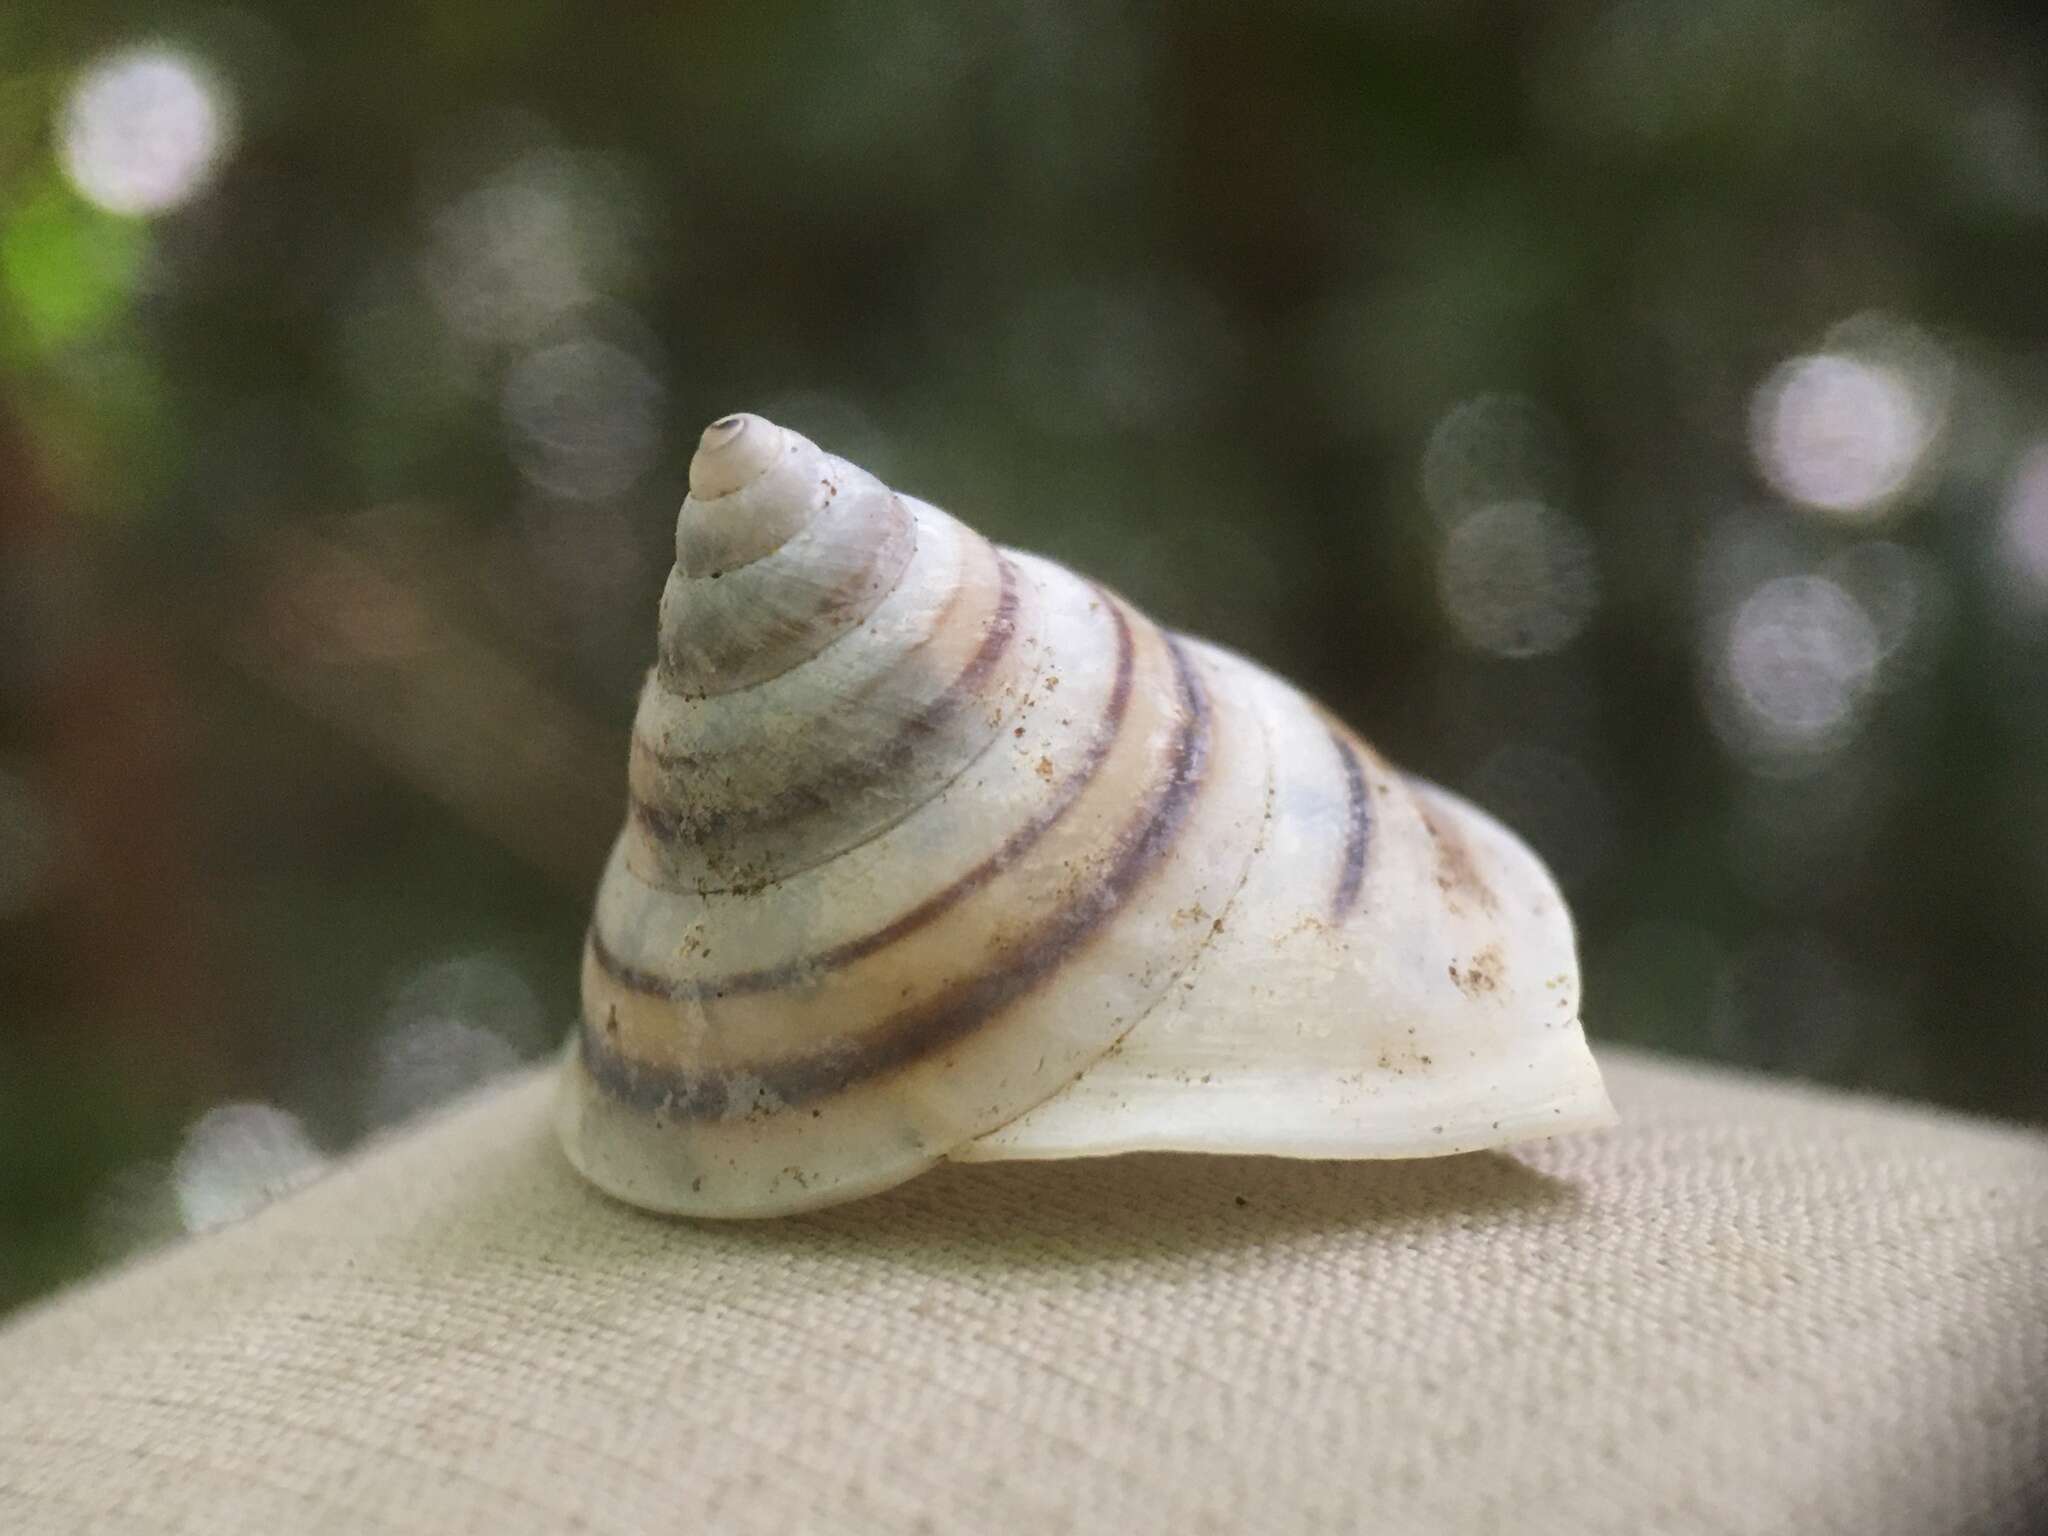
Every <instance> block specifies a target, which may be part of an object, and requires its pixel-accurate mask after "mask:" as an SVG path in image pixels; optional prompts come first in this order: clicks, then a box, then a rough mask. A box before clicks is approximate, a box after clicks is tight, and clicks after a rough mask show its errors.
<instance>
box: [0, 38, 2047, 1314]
mask: <svg viewBox="0 0 2048 1536" xmlns="http://www.w3.org/2000/svg"><path fill="white" fill-rule="evenodd" d="M2040 17H2041V12H2040V10H2039V8H2038V7H2037V6H2035V5H2033V4H2031V3H2029V4H2023V5H2022V4H2014V5H2008V6H1992V5H1968V4H1962V3H1944V4H1932V3H1929V4H1914V5H1901V4H1897V3H1894V0H1862V3H1858V0H1833V3H1825V4H1823V3H1816V0H1631V3H1622V4H1613V5H1606V4H1572V3H1557V4H1520V5H1515V4H1500V3H1478V0H1468V3H1458V0H1384V3H1377V4H1368V3H1359V4H1340V3H1336V0H1319V3H1311V0H1295V3H1265V4H1261V5H1257V6H1243V7H1233V6H1223V5H1203V4H1187V5H1164V4H1152V5H1137V4H1116V3H1099V4H1051V3H1043V0H1008V3H994V4H985V5H972V6H959V5H939V4H927V5H918V4H907V3H900V0H879V3H878V0H859V3H853V0H841V3H836V4H832V3H766V4H763V3H748V4H718V5H709V4H698V5H677V6H673V7H669V6H642V7H625V6H618V7H610V8H604V9H599V8H596V7H590V6H576V5H569V4H566V3H560V0H491V3H489V4H485V3H481V0H478V3H444V4H438V5H418V6H416V5H410V4H408V5H372V6H355V5H334V4H331V3H327V0H322V3H320V4H311V3H305V4H299V3H290V4H282V3H281V4H273V5H268V6H254V5H247V6H242V7H237V8H226V9H211V8H183V7H172V8H165V7H158V6H150V5H145V4H139V3H129V4H109V3H88V0H13V3H10V4H8V5H7V6H6V7H5V8H4V10H0V558H4V567H0V570H4V576H0V1307H4V1306H6V1305H8V1304H12V1303H17V1302H19V1301H21V1300H23V1299H25V1298H27V1297H30V1296H33V1295H35V1294H37V1293H39V1292H42V1291H44V1290H46V1289H47V1288H49V1287H51V1286H54V1285H56V1284H58V1283H59V1282H61V1281H63V1280H65V1279H67V1278H70V1277H73V1276H76V1275H78V1274H80V1273H82V1272H84V1271H86V1270H88V1269H89V1268H91V1267H92V1266H94V1265H96V1264H99V1263H103V1262H106V1261H109V1260H110V1259H112V1258H115V1257H118V1256H120V1255H122V1254H125V1253H128V1252H132V1251H135V1250H136V1249H138V1248H141V1247H144V1246H147V1245H149V1244H151V1243H153V1242H156V1241H159V1240H162V1239H164V1238H166V1237H168V1236H170V1235H172V1234H174V1233H175V1232H177V1231H179V1230H180V1229H183V1228H193V1227H204V1226H208V1225H212V1224H214V1223H215V1222H218V1221H221V1220H225V1219H229V1218H231V1217H232V1216H233V1215H234V1214H236V1213H237V1212H238V1211H240V1210H244V1209H247V1208H248V1207H249V1206H250V1205H251V1204H253V1203H254V1202H256V1201H259V1200H260V1199H261V1198H263V1197H264V1195H265V1194H266V1193H267V1192H269V1191H272V1190H275V1189H276V1188H279V1187H282V1186H285V1185H288V1184H290V1183H291V1182H293V1181H294V1180H296V1179H298V1178H300V1177H303V1176H305V1175H306V1174H307V1173H309V1172H310V1171H312V1170H314V1169H316V1168H317V1167H318V1164H319V1160H320V1159H321V1158H322V1157H324V1156H331V1155H333V1154H334V1153H336V1152H338V1151H340V1150H341V1149H343V1148H344V1147H346V1146H347V1145H348V1144H350V1143H351V1142H352V1141H354V1140H355V1139H357V1138H358V1137H360V1136H362V1135H363V1134H365V1133H366V1132H369V1131H371V1130H373V1129H375V1128H376V1127H378V1126H380V1125H384V1124H387V1123H390V1122H393V1121H396V1120H399V1119H402V1118H404V1117H405V1116H407V1115H409V1114H412V1113H416V1112H418V1111H419V1110H421V1109H423V1108H425V1107H427V1106H429V1105H431V1104H432V1103H434V1102H436V1101H438V1100H439V1099H441V1098H443V1097H445V1096H446V1095H447V1094H449V1093H452V1092H454V1091H457V1090H459V1089H461V1088H462V1087H464V1086H466V1085H468V1084H470V1083H472V1082H475V1081H477V1080H478V1079H480V1078H481V1077H483V1076H486V1075H488V1074H490V1073H492V1072H495V1071H499V1070H502V1069H504V1068H506V1067H508V1066H510V1065H512V1064H513V1063H515V1062H517V1061H519V1060H522V1059H529V1058H534V1057H536V1056H538V1055H540V1054H542V1053H544V1052H545V1051H546V1050H547V1049H549V1047H550V1046H551V1044H552V1043H553V1042H554V1041H556V1040H557V1039H559V1038H560V1037H561V1035H562V1034H563V1032H564V1030H565V1029H566V1027H567V1024H568V1022H569V1020H570V1018H571V1017H572V1013H573V1006H574V977H575V959H576V953H577V947H578V942H579V938H580V934H581V930H582V926H583V921H584V915H585V911H586V904H587V901H588V899H589V896H590V894H591V891H592V887H593V884H594V880H595V876H596V872H597V869H598V866H599V863H600V860H601V858H602V855H603V853H604V850H605V846H606V843H607V841H608V839H609V837H610V836H611V834H612V832H613V830H614V828H615V826H616V824H617V821H618V818H619V816H620V814H621V808H622V803H623V792H624V765H625V743H626V729H627V724H628V720H629V715H630V708H631V702H632V697H633V693H634V689H635V686H636V684H637V682H638V678H639V674H640V671H641V669H642V668H643V666H644V665H645V664H646V663H647V661H648V659H649V657H650V654H651V646H652V633H653V630H652V626H653V613H654V600H655V596H656V594H657V592H658V590H659V587H660V583H661V579H662V576H663V573H664V565H665V561H666V559H667V553H666V551H667V548H668V544H669V540H670V535H671V526H672V525H671V520H672V517H673V513H674V510H675V507H676V504H677V503H678V502H679V500H680V499H681V494H682V490H683V468H684V466H685V464H686V463H687V458H688V452H689V448H690V446H691V444H692V443H693V442H694V440H695V436H696V433H697V431H698V429H699V428H700V427H701V426H702V424H703V423H704V422H706V421H707V420H709V419H710V418H711V417H713V416H714V415H717V414H720V413H723V412H725V411H728V410H733V409H747V408H751V409H756V410H760V411H763V412H765V413H767V414H769V415H771V416H774V417H776V418H777V419H780V420H783V421H786V422H788V423H789V424H791V425H794V426H796V427H798V428H799V429H801V430H803V431H805V432H807V433H808V434H810V435H811V436H813V437H814V438H816V439H817V440H818V441H820V442H821V443H822V444H824V445H825V446H827V447H828V448H831V449H834V450H837V451H839V452H842V453H844V454H846V455H847V456H849V457H852V458H854V459H856V460H858V461H859V462H861V463H863V464H865V465H867V466H868V467H870V468H872V469H874V470H876V471H877V472H879V473H881V474H883V475H884V476H885V477H888V478H891V479H893V480H894V481H895V482H896V483H897V484H899V485H901V486H903V487H905V488H907V489H911V490H914V491H917V492H919V493H921V494H923V495H926V496H927V497H929V498H930V499H933V500H935V501H938V502H939V503H941V504H943V505H946V506H948V507H950V508H952V509H953V510H955V511H957V512H958V513H960V514H962V515H963V516H965V517H966V518H968V519H969V520H970V521H972V522H975V523H976V524H978V525H979V526H980V527H982V528H983V529H984V530H985V531H987V532H990V533H992V534H994V535H996V536H999V537H1001V538H1003V539H1005V540H1008V541H1010V542H1014V543H1018V544H1022V545H1026V546H1030V547H1033V548H1036V549H1040V550H1044V551H1047V552H1049V553H1052V554H1054V555H1056V556H1058V557H1061V558H1063V559H1065V560H1067V561H1068V562H1069V563H1072V564H1075V565H1078V566H1080V567H1082V568H1084V569H1086V570H1088V571H1090V572H1092V573H1095V574H1098V575H1100V576H1102V577H1105V578H1106V579H1108V580H1110V581H1111V582H1112V583H1114V584H1116V585H1119V586H1121V587H1122V588H1123V589H1124V590H1126V591H1127V592H1128V593H1129V594H1130V595H1131V596H1133V597H1134V598H1136V599H1137V600H1139V601H1140V602H1142V603H1144V604H1147V605H1149V606H1150V607H1151V608H1152V609H1153V610H1154V611H1155V612H1157V613H1158V614H1159V615H1160V616H1161V617H1163V618H1165V619H1167V620H1169V621H1171V622H1173V623H1176V624H1178V625H1180V626H1182V627H1186V628H1190V629H1194V630H1196V631H1199V632H1202V633H1205V634H1208V635H1211V636H1214V637H1216V638H1219V639H1221V640H1224V641H1226V642H1228V643H1230V644H1232V645H1235V646H1237V647H1239V648H1241V649H1243V650H1246V651H1248V652H1250V653H1251V654H1253V655H1254V656H1256V657H1258V658H1260V659H1261V660H1263V661H1265V662H1267V663H1269V664H1271V665H1273V666H1275V667H1277V668H1279V669H1281V670H1283V671H1286V672H1289V673H1291V674H1293V675H1295V676H1297V677H1298V678H1300V679H1301V680H1302V681H1304V682H1305V683H1306V684H1307V685H1309V686H1310V687H1311V688H1312V689H1314V690H1315V691H1317V692H1319V693H1321V694H1322V695H1323V696H1324V697H1326V698H1327V699H1328V700H1329V702H1331V703H1332V704H1333V705H1334V706H1336V707H1337V708H1338V709H1339V710H1340V711H1341V712H1342V713H1343V714H1345V715H1346V716H1348V717H1349V718H1351V719H1352V720H1354V721H1355V722H1357V723H1358V724H1360V725H1361V726H1362V727H1363V728H1364V730H1365V731H1366V733H1367V734H1368V735H1369V736H1371V737H1372V738H1373V739H1374V740H1375V741H1376V742H1377V743H1378V744H1379V745H1380V746H1381V747H1382V748H1383V749H1385V750H1386V751H1387V752H1388V753H1390V754H1391V755H1392V756H1393V757H1395V758H1396V759H1397V760H1398V761H1401V762H1403V763H1404V764H1406V765H1408V766H1411V767H1413V768H1415V769H1417V770H1419V771H1422V772H1425V773H1427V774H1429V775H1431V776H1433V777H1436V778H1439V779H1441V780H1444V781H1445V782H1447V783H1449V784H1451V785H1453V786H1456V787H1458V788H1460V789H1462V790H1464V791H1465V792H1466V793H1468V794H1471V795H1473V796H1474V797H1476V798H1477V799H1479V800H1480V801H1482V802H1483V803H1485V804H1487V805H1489V806H1491V807H1492V808H1494V809H1495V810H1497V811H1498V812H1499V813H1501V814H1502V815H1503V816H1505V817H1506V818H1507V819H1508V820H1510V821H1511V822H1513V823H1514V824H1515V825H1516V826H1518V827H1519V828H1520V829H1521V830H1522V831H1523V832H1524V833H1525V834H1526V835H1527V836H1528V837H1529V838H1530V840H1531V841H1532V842H1534V843H1535V844H1536V845H1537V847H1538V848H1539V849H1540V850H1541V851H1542V852H1543V853H1544V854H1545V856H1546V857H1547V858H1549V859H1550V860H1551V862H1552V864H1553V867H1554V868H1555V869H1556V870H1557V872H1558V874H1559V875H1560V877H1561V878H1562V879H1563V880H1564V881H1565V883H1566V885H1567V888H1568V890H1569V893H1570V895H1571V897H1572V900H1573V904H1574V907H1575V909H1576V912H1577V914H1578V917H1579V921H1580V924H1581V930H1582V939H1583V949H1584V957H1585V962H1586V969H1587V999H1586V1018H1587V1022H1588V1026H1589V1028H1590V1030H1591V1032H1592V1034H1593V1036H1594V1037H1595V1040H1596V1042H1597V1041H1608V1042H1622V1041H1625V1042H1630V1043H1635V1044H1641V1045H1648V1046H1654V1047H1659V1048H1663V1049H1668V1050H1673V1051H1680V1052H1684V1053H1687V1054H1690V1055H1695V1056H1703V1057H1712V1058H1718V1059H1722V1060H1726V1061H1731V1062H1739V1063H1745V1064H1749V1065H1754V1066H1759V1067H1763V1068H1767V1069H1771V1070H1774V1071H1782V1072H1793V1073H1799V1074H1803V1075H1809V1076H1814V1077H1818V1078H1822V1079H1825V1080H1829V1081H1833V1082H1838V1083H1843V1084H1850V1085H1858V1086H1864V1087H1870V1088H1876V1089H1880V1090H1884V1091H1887V1092H1892V1093H1897V1094H1905V1095H1911V1096H1914V1097H1920V1098H1926V1099H1931V1100H1936V1101H1940V1102H1943V1103H1947V1104H1950V1105H1955V1106H1961V1107H1964V1108H1968V1109H1972V1110H1976V1111H1981V1112H1989V1113H1994V1114H2001V1115H2007V1116H2019V1117H2034V1118H2038V1117H2040V1116H2042V1115H2043V1113H2044V1108H2048V1044H2044V1039H2048V1036H2044V1032H2043V1022H2044V1002H2048V982H2044V979H2043V965H2044V960H2048V957H2044V950H2043V944H2042V935H2043V932H2044V919H2048V802H2044V782H2048V781H2044V773H2048V707H2044V706H2048V693H2044V689H2048V394H2044V391H2043V380H2044V375H2048V351H2044V340H2048V336H2044V331H2048V57H2044V53H2043V45H2044V41H2048V35H2044V28H2043V24H2042V21H2041V19H2040Z"/></svg>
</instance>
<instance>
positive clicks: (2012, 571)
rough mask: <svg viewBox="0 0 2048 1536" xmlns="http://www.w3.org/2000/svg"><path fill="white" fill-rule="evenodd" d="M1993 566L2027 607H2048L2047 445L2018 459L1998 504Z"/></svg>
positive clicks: (2033, 447) (2041, 445)
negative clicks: (1996, 536)
mask: <svg viewBox="0 0 2048 1536" xmlns="http://www.w3.org/2000/svg"><path fill="white" fill-rule="evenodd" d="M1996 559H1997V564H1998V570H1999V574H2000V575H2001V577H2002V578H2003V579H2004V584H2005V585H2006V586H2007V587H2009V588H2011V589H2013V590H2014V592H2015V595H2017V596H2018V597H2019V598H2020V599H2021V600H2023V601H2024V602H2025V603H2026V604H2027V605H2028V606H2029V607H2035V608H2040V607H2048V442H2041V443H2036V444H2034V445H2033V446H2032V447H2031V448H2029V449H2028V450H2027V452H2026V453H2025V454H2023V455H2021V457H2020V462H2019V467H2018V468H2016V469H2015V470H2014V471H2013V474H2012V478H2011V479H2010V480H2009V481H2008V482H2007V483H2006V487H2005V495H2004V497H2003V499H2002V500H2001V501H2000V503H1999V514H1998V544H1997V556H1996Z"/></svg>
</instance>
